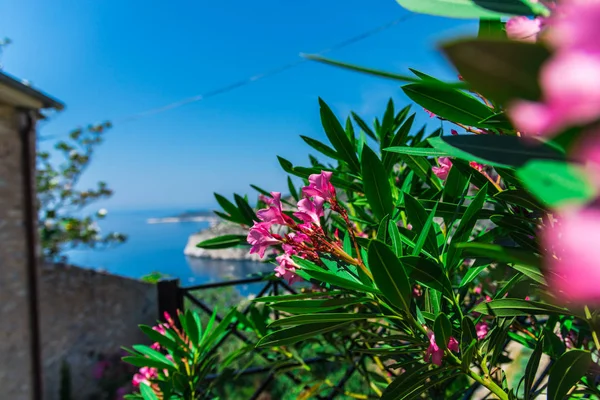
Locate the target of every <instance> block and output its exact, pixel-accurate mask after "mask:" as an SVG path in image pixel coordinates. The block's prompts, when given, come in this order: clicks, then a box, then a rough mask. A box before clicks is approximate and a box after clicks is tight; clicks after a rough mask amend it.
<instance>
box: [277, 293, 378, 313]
mask: <svg viewBox="0 0 600 400" xmlns="http://www.w3.org/2000/svg"><path fill="white" fill-rule="evenodd" d="M370 301H372V300H371V299H369V298H367V297H360V298H356V297H347V298H341V299H314V300H297V301H296V300H292V301H281V302H277V303H273V304H271V305H269V307H271V308H273V309H275V310H279V311H285V312H289V313H291V314H306V313H317V312H325V311H331V310H337V309H338V308H342V307H346V306H351V305H354V304H362V303H366V302H370Z"/></svg>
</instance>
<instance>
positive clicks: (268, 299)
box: [252, 290, 345, 303]
mask: <svg viewBox="0 0 600 400" xmlns="http://www.w3.org/2000/svg"><path fill="white" fill-rule="evenodd" d="M344 293H345V291H343V290H329V291H327V292H309V293H298V294H280V295H277V296H264V297H256V298H254V299H252V302H254V303H272V302H276V301H284V300H300V299H310V298H313V297H330V296H337V295H338V294H344Z"/></svg>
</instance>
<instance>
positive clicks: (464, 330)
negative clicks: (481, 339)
mask: <svg viewBox="0 0 600 400" xmlns="http://www.w3.org/2000/svg"><path fill="white" fill-rule="evenodd" d="M460 329H461V336H460V346H461V347H460V348H461V352H462V353H464V351H465V350H466V349H467V347H469V345H470V343H471V342H472V341H473V340H477V330H476V329H475V324H473V321H471V318H469V317H467V316H464V317H463V319H462V320H461V321H460Z"/></svg>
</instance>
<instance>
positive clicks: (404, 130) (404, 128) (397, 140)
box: [381, 114, 420, 172]
mask: <svg viewBox="0 0 600 400" xmlns="http://www.w3.org/2000/svg"><path fill="white" fill-rule="evenodd" d="M415 116H416V115H415V114H413V115H411V116H410V117H409V118H408V119H407V120H406V121H404V123H403V124H402V125H401V126H400V128H399V129H398V132H396V134H395V135H394V137H393V138H392V140H391V141H390V142H389V143H388V144H386V145H385V146H383V145H382V146H381V147H388V148H397V146H400V145H403V144H405V143H406V139H407V138H408V135H409V133H410V129H411V128H412V125H413V122H414V121H415ZM417 155H420V154H417ZM382 160H383V161H382V162H383V167H384V168H385V170H386V171H388V172H392V169H393V167H394V165H396V164H397V163H398V162H399V160H400V156H399V155H397V154H393V152H391V153H390V152H384V153H383V156H382Z"/></svg>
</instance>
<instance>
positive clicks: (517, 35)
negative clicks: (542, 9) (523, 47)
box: [506, 17, 542, 43]
mask: <svg viewBox="0 0 600 400" xmlns="http://www.w3.org/2000/svg"><path fill="white" fill-rule="evenodd" d="M541 29H542V21H541V19H539V18H536V19H529V18H527V17H512V18H510V19H509V20H508V21H506V36H508V38H509V39H512V40H519V41H522V42H532V43H535V42H536V41H537V36H538V33H539V32H540V30H541Z"/></svg>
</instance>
